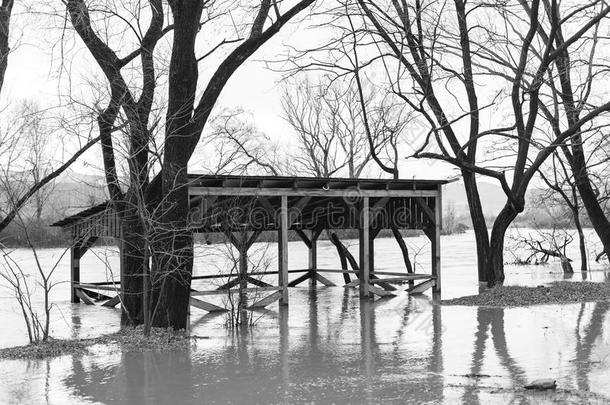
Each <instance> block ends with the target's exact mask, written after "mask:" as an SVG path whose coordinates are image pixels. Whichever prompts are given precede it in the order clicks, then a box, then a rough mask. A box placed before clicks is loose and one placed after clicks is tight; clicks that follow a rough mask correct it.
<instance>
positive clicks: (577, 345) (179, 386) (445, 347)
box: [0, 234, 610, 404]
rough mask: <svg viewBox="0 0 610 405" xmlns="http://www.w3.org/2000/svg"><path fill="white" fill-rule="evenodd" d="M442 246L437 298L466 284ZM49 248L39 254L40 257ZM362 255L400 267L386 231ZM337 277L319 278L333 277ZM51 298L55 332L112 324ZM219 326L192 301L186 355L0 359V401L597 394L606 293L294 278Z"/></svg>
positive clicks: (17, 334) (100, 258) (530, 269)
mask: <svg viewBox="0 0 610 405" xmlns="http://www.w3.org/2000/svg"><path fill="white" fill-rule="evenodd" d="M408 242H409V244H410V247H411V250H412V251H413V252H416V251H419V249H420V248H421V251H420V252H419V254H418V255H417V257H416V266H421V267H420V270H419V271H425V272H427V271H428V267H427V266H428V264H429V250H427V243H426V240H425V239H424V238H423V237H422V238H409V239H408ZM352 248H354V253H356V250H355V248H356V246H355V244H354V245H353V246H352ZM215 249H217V247H214V246H211V247H210V246H200V247H199V248H198V258H197V264H196V273H197V274H205V273H207V272H212V273H213V272H217V271H218V268H221V267H223V263H222V262H223V261H222V260H221V259H220V256H219V255H218V254H217V253H218V252H217V251H216V250H215ZM442 249H443V259H442V269H443V273H442V274H443V285H442V289H443V291H442V296H443V298H451V297H457V296H462V295H470V294H475V293H477V292H478V288H479V287H478V284H477V282H476V268H475V266H474V263H475V260H476V259H475V257H474V252H475V250H474V241H473V238H472V234H465V235H452V236H446V237H445V236H444V237H443V238H442ZM592 249H593V248H592ZM263 250H264V245H263V244H261V245H260V246H258V250H257V249H255V252H254V253H253V261H255V262H256V263H259V265H261V264H260V263H262V262H263V261H264V260H262V259H260V260H257V255H260V254H261V253H260V252H262V251H263ZM17 253H19V252H17ZM273 253H274V247H273V246H272V248H271V250H270V251H268V254H269V255H271V258H273V257H272V255H273ZM22 254H23V262H24V265H27V260H28V259H27V255H26V253H25V252H23V253H22ZM60 254H61V252H60V251H59V250H48V251H42V252H41V255H42V256H43V259H45V260H46V262H48V263H51V262H52V261H53V258H57V257H58V256H59V255H60ZM306 254H307V252H306V250H305V248H304V245H303V244H302V243H301V242H291V243H290V265H291V268H302V267H305V266H304V265H303V264H304V263H306ZM570 254H571V257H572V258H574V259H576V258H577V257H578V256H577V254H576V253H574V252H572V253H570V252H569V254H568V255H569V256H570ZM507 260H510V257H507ZM271 261H272V260H271ZM337 262H338V259H337V258H336V256H335V250H334V247H333V246H332V245H330V244H329V243H327V242H324V241H321V242H320V247H319V260H318V266H319V267H320V268H336V267H338V263H337ZM105 263H106V264H108V263H109V264H110V265H111V267H112V265H116V254H115V252H114V251H113V250H112V249H107V248H96V249H95V251H94V254H93V253H88V254H87V255H86V256H85V257H84V259H83V261H82V264H81V267H82V269H83V277H82V279H83V281H101V280H104V279H106V277H107V276H111V274H110V273H109V271H108V268H107V267H106V265H105ZM375 263H376V267H377V268H378V269H384V270H389V271H403V269H402V268H401V263H402V258H401V256H400V252H399V251H398V249H397V248H396V245H395V241H394V240H390V239H380V240H378V241H377V242H376V258H375ZM61 265H62V266H63V267H61V268H60V270H59V271H60V273H58V277H59V278H66V277H67V271H68V266H67V258H64V259H63V261H62V263H61ZM262 265H264V264H262ZM115 268H116V267H115ZM574 268H575V270H576V274H575V275H574V276H573V277H572V278H571V279H572V280H582V279H583V278H585V277H586V278H587V279H588V280H593V281H599V282H609V281H608V280H609V278H610V277H609V276H608V273H607V272H606V271H604V269H603V267H602V265H601V264H599V265H596V267H594V270H592V271H590V272H587V273H586V274H584V275H583V274H581V273H580V272H578V268H579V264H578V261H577V260H575V263H574ZM506 271H507V281H506V284H509V285H529V286H536V285H540V284H546V283H548V282H551V281H554V280H561V279H563V278H564V276H563V274H562V273H561V269H560V266H559V263H551V264H549V265H546V266H513V265H509V266H507V268H506ZM107 273H108V274H107ZM333 276H335V277H333ZM336 276H337V275H332V276H330V277H329V278H331V279H332V280H334V281H337V283H339V282H340V281H341V277H340V275H338V277H336ZM294 277H296V276H295V275H293V276H292V278H294ZM201 287H203V285H201ZM195 288H198V287H195ZM405 288H406V287H405ZM54 299H55V300H56V301H57V302H58V304H57V307H56V308H55V309H54V322H53V325H54V327H53V335H54V336H56V337H75V336H95V335H100V334H103V333H108V332H113V331H115V330H118V328H119V318H120V313H119V311H118V310H112V309H108V308H102V307H91V306H85V305H82V304H74V305H73V304H70V303H69V302H68V301H69V300H68V299H69V292H68V288H67V285H65V284H62V285H59V286H58V287H57V288H56V290H55V292H54ZM210 301H212V300H210ZM0 303H1V304H2V305H0V319H1V322H0V347H7V346H14V345H17V344H23V343H26V342H25V339H24V337H25V329H24V328H23V325H22V324H21V323H20V322H21V321H20V318H19V315H18V313H17V312H16V310H17V308H16V306H15V305H14V303H13V301H12V300H11V299H10V297H9V295H8V293H7V292H6V291H5V292H2V294H1V298H0ZM225 323H226V318H225V316H224V315H211V314H206V313H205V312H203V311H199V310H197V309H193V310H192V313H191V330H192V334H194V335H197V336H199V337H201V339H197V340H195V341H194V343H193V345H192V347H191V348H190V350H179V351H173V352H165V353H154V352H143V353H140V352H135V353H134V352H129V353H122V352H120V351H119V350H118V349H117V348H114V347H101V346H100V347H94V348H93V349H92V351H91V353H90V354H87V355H85V356H62V357H58V358H54V359H47V360H36V361H35V360H29V361H21V360H20V361H17V360H15V361H0V403H2V404H4V403H28V404H29V403H51V404H63V403H76V402H78V403H129V404H139V403H158V404H166V403H171V404H191V403H192V404H202V403H206V404H207V403H236V404H257V403H260V404H267V403H323V404H326V403H371V404H376V403H397V404H402V403H417V404H419V403H424V404H425V403H430V404H436V403H446V404H455V403H463V404H477V403H480V404H488V403H500V404H504V403H543V404H544V403H557V402H559V403H610V384H609V383H608V382H609V381H610V302H601V303H582V304H581V303H578V304H570V305H542V306H534V307H528V308H507V309H502V308H483V307H462V306H441V305H439V304H438V303H435V302H434V300H433V299H432V297H431V295H430V294H427V295H423V296H420V297H409V296H408V295H407V294H406V293H401V294H399V295H398V296H397V297H393V298H389V299H383V300H376V301H374V302H373V301H370V300H360V299H359V297H358V291H357V290H356V289H344V288H342V287H323V286H318V288H317V289H315V290H310V289H309V288H308V286H307V283H303V284H302V287H299V288H291V289H290V305H289V306H288V307H282V308H280V307H279V306H278V305H277V303H275V304H272V305H271V306H269V307H268V309H267V310H263V311H258V312H256V313H255V314H254V325H253V326H252V327H251V328H246V329H243V330H240V331H231V330H229V329H227V328H226V326H225ZM536 378H553V379H556V380H557V384H558V387H559V390H558V391H556V392H540V393H532V392H529V391H528V392H526V391H524V390H523V389H522V386H523V385H524V384H525V383H527V382H529V381H530V380H532V379H536Z"/></svg>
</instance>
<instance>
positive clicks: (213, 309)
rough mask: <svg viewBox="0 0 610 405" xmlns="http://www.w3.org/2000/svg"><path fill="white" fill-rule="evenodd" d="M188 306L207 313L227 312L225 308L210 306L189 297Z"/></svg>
mask: <svg viewBox="0 0 610 405" xmlns="http://www.w3.org/2000/svg"><path fill="white" fill-rule="evenodd" d="M189 304H190V305H191V306H193V307H195V308H199V309H202V310H204V311H208V312H220V311H223V312H226V311H228V310H227V309H226V308H222V307H219V306H218V305H214V304H210V303H209V302H205V301H201V300H198V299H196V298H193V297H190V298H189Z"/></svg>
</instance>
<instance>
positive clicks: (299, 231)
mask: <svg viewBox="0 0 610 405" xmlns="http://www.w3.org/2000/svg"><path fill="white" fill-rule="evenodd" d="M295 232H296V233H297V235H299V236H300V237H301V240H302V241H303V243H305V246H307V247H308V248H309V249H311V239H309V236H307V235H306V234H305V232H304V231H303V230H302V229H295Z"/></svg>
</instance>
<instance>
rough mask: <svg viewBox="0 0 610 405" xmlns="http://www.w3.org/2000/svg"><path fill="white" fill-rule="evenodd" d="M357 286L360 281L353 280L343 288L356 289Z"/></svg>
mask: <svg viewBox="0 0 610 405" xmlns="http://www.w3.org/2000/svg"><path fill="white" fill-rule="evenodd" d="M358 284H360V280H359V279H355V280H354V281H350V282H349V283H347V284H345V285H344V286H343V287H357V286H358Z"/></svg>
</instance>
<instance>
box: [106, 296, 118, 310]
mask: <svg viewBox="0 0 610 405" xmlns="http://www.w3.org/2000/svg"><path fill="white" fill-rule="evenodd" d="M120 302H121V296H120V295H116V296H114V297H112V298H110V299H109V300H108V301H106V302H104V303H103V304H102V306H103V307H108V308H114V307H116V306H117V305H118V304H119V303H120Z"/></svg>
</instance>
